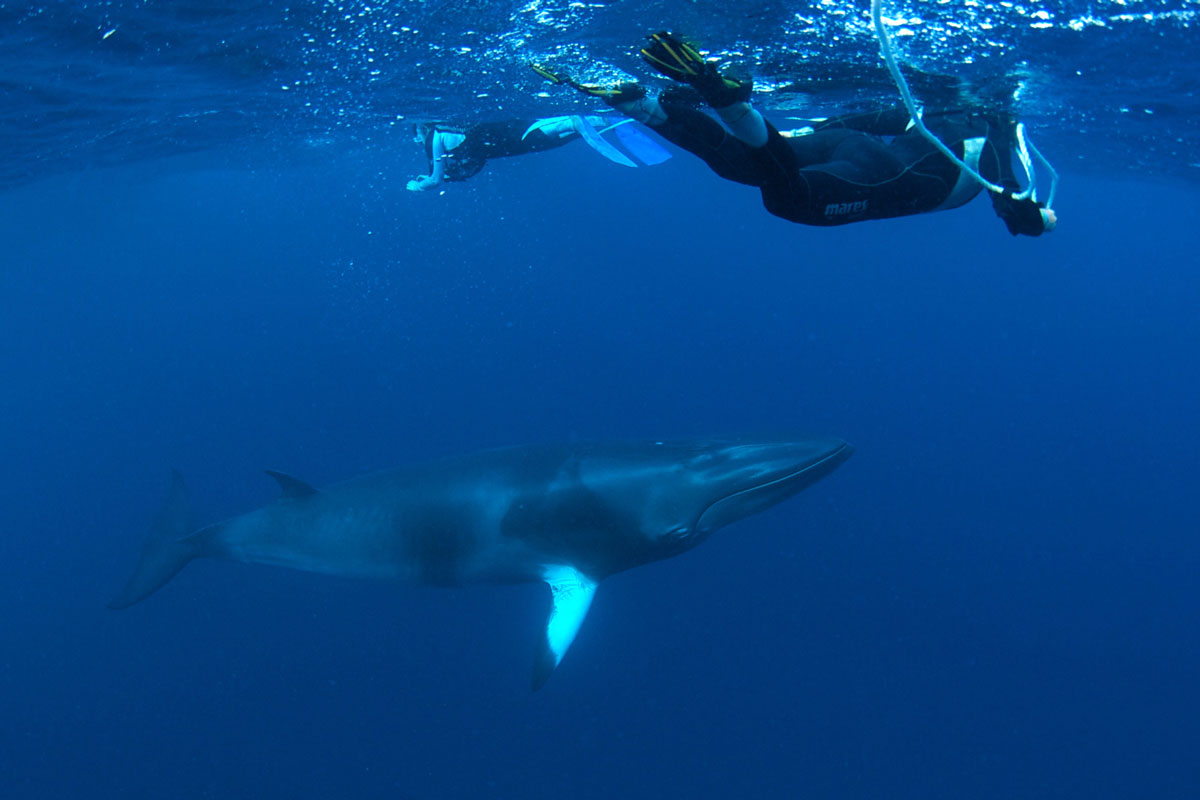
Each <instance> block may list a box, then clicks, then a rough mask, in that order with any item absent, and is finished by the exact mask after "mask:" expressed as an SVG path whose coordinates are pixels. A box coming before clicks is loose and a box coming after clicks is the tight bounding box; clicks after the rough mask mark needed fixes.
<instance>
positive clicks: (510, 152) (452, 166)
mask: <svg viewBox="0 0 1200 800" xmlns="http://www.w3.org/2000/svg"><path fill="white" fill-rule="evenodd" d="M532 122H533V120H515V119H514V120H505V121H503V122H480V123H478V124H476V125H470V126H467V127H465V128H455V127H453V126H448V125H436V126H432V127H431V128H430V130H429V132H428V133H426V135H425V157H426V158H427V159H429V171H430V173H432V172H433V134H434V132H441V133H451V134H453V133H459V134H462V135H463V136H465V137H466V138H465V139H463V141H462V144H460V145H458V146H457V147H455V148H453V149H452V150H449V151H448V152H447V153H446V154H445V155H444V156H442V164H443V166H444V167H445V169H446V180H448V181H465V180H466V179H467V178H470V177H471V176H473V175H475V174H477V173H478V172H479V171H480V170H481V169H483V165H484V164H486V163H487V160H488V159H489V158H504V157H506V156H522V155H525V154H526V153H539V152H541V151H543V150H552V149H554V148H555V147H561V146H562V145H564V144H567V143H568V142H570V141H571V140H572V139H573V138H575V137H573V136H548V135H546V134H545V133H543V132H542V131H540V130H537V131H532V132H531V133H530V134H529V135H528V136H526V137H525V138H524V139H522V138H521V136H522V134H524V133H525V131H526V130H528V129H529V126H530V125H531V124H532Z"/></svg>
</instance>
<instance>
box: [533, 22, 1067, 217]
mask: <svg viewBox="0 0 1200 800" xmlns="http://www.w3.org/2000/svg"><path fill="white" fill-rule="evenodd" d="M641 54H642V58H643V59H644V60H645V61H646V63H648V64H649V65H650V66H651V67H653V68H654V69H655V70H656V71H657V72H659V73H661V74H663V75H665V76H667V77H668V78H671V79H672V80H675V81H678V82H680V83H684V84H687V85H688V86H690V87H691V89H692V90H694V91H691V92H689V91H688V90H685V89H682V88H681V89H675V90H668V91H666V92H663V93H662V94H661V95H659V96H658V97H657V98H655V97H651V96H649V95H647V94H646V91H645V89H643V88H642V86H641V85H640V84H637V83H622V84H619V85H617V86H609V87H605V86H597V85H593V84H583V83H578V82H576V81H574V80H571V79H570V78H568V77H566V76H564V75H560V74H558V73H555V72H552V71H550V70H548V69H546V68H544V67H542V66H539V65H532V66H533V69H534V71H536V72H537V73H538V74H539V75H541V76H542V77H544V78H546V79H547V80H549V81H552V82H554V83H561V84H564V85H567V86H571V87H572V88H575V89H577V90H579V91H581V92H584V93H585V94H588V95H591V96H593V97H597V98H600V99H602V100H604V101H605V102H606V103H608V105H610V106H612V107H613V108H615V109H617V110H618V111H620V112H621V113H623V114H625V115H626V116H628V117H631V118H632V119H635V120H637V121H638V122H641V123H643V124H645V125H647V126H649V127H650V128H651V129H653V130H654V131H655V132H656V133H658V134H659V135H661V136H662V137H663V138H665V139H667V140H668V141H671V142H673V143H674V144H676V145H678V146H680V147H682V148H683V149H684V150H687V151H688V152H690V153H692V154H693V155H696V156H698V157H699V158H700V159H702V160H703V161H704V162H705V163H706V164H708V166H709V167H710V168H711V169H712V170H713V171H714V172H715V173H717V175H719V176H721V177H722V178H725V179H727V180H731V181H735V182H737V183H741V184H745V185H747V186H756V187H758V188H759V189H760V191H761V192H762V201H763V206H764V207H766V209H767V211H769V212H770V213H772V214H774V215H775V216H777V217H782V218H783V219H786V220H790V221H792V222H798V223H801V224H804V225H821V226H831V225H845V224H847V223H851V222H860V221H863V220H870V219H885V218H888V217H902V216H909V215H912V214H922V213H925V212H929V211H942V210H945V209H949V208H957V207H959V206H961V205H963V204H965V203H967V202H968V201H969V200H971V199H972V198H973V197H975V196H976V195H977V194H979V192H980V189H981V187H980V185H979V183H977V182H976V181H975V179H974V178H972V177H971V176H970V175H969V174H968V173H967V172H966V171H964V170H963V169H962V168H961V167H960V166H958V165H957V164H955V163H954V162H953V161H951V160H950V159H949V158H947V157H946V156H944V155H942V153H940V152H938V150H937V149H936V148H935V147H934V146H933V145H932V144H931V143H930V142H929V141H928V140H927V139H925V138H924V137H923V136H922V135H920V134H919V133H918V132H917V131H916V130H914V129H913V126H912V124H911V122H912V119H911V117H910V116H909V114H908V112H907V111H906V110H904V109H890V110H887V111H881V112H877V113H874V112H873V113H868V114H858V115H852V116H845V117H839V118H835V119H830V120H825V121H821V122H816V123H814V124H813V125H811V126H809V127H806V128H804V129H801V130H800V131H789V132H788V133H787V134H783V133H780V131H778V130H776V128H775V127H774V126H773V125H772V124H771V123H770V122H768V121H766V120H765V119H764V118H763V116H762V115H761V114H760V113H759V112H758V111H757V110H755V109H754V107H753V106H751V105H750V91H751V88H752V87H751V82H750V80H748V79H746V80H740V79H735V78H732V77H729V76H726V75H722V74H721V73H720V71H718V69H717V67H716V66H715V65H714V64H712V63H709V62H707V61H705V60H704V58H703V56H701V55H700V53H699V52H698V51H697V50H696V49H695V48H694V47H693V46H691V45H689V44H688V43H687V42H685V41H683V40H682V39H680V38H679V37H677V36H675V35H673V34H671V33H667V32H665V31H662V32H659V33H656V34H653V35H652V36H651V37H650V43H649V44H648V45H647V46H646V47H645V48H643V49H642V51H641ZM697 101H702V103H703V104H705V105H707V106H708V107H709V108H711V109H712V110H713V112H714V113H715V114H716V116H717V117H718V118H719V119H720V122H718V121H717V120H716V119H713V118H712V117H711V116H709V115H708V114H706V113H704V112H703V111H701V110H699V108H698V106H699V105H700V102H697ZM922 120H923V121H924V122H925V125H926V127H928V128H929V129H930V130H931V131H933V132H934V133H935V134H936V135H937V136H938V138H940V139H941V140H942V142H944V143H945V144H946V145H947V146H948V147H949V148H950V149H951V150H952V151H954V153H955V154H956V155H957V156H958V158H959V159H961V160H962V161H963V162H964V163H965V164H967V165H968V166H969V167H971V168H972V169H974V170H975V171H977V172H979V173H980V174H981V175H982V176H983V177H985V178H986V179H987V180H989V181H991V182H992V183H994V184H998V185H999V186H1000V187H1003V188H1004V189H1005V190H1006V191H1004V192H1002V193H993V194H992V206H993V208H994V209H995V211H996V215H997V216H999V217H1000V219H1001V220H1003V222H1004V224H1005V226H1007V228H1008V231H1009V233H1011V234H1013V235H1014V236H1016V235H1017V234H1024V235H1026V236H1040V235H1042V234H1043V233H1046V232H1048V231H1051V230H1053V229H1054V226H1055V223H1056V218H1055V215H1054V212H1053V211H1051V210H1050V209H1049V208H1046V207H1045V206H1044V205H1042V204H1041V203H1038V202H1036V201H1035V200H1033V199H1032V198H1028V197H1023V196H1022V195H1020V194H1018V192H1019V184H1018V182H1017V180H1016V177H1015V175H1014V173H1013V169H1012V155H1013V152H1014V147H1013V125H1012V124H1010V123H1007V122H1004V123H1002V122H1000V121H998V120H996V119H995V118H994V117H985V116H983V115H979V114H975V113H971V112H969V111H958V112H946V113H938V114H935V113H926V114H924V115H923V116H922ZM721 123H724V125H722V124H721Z"/></svg>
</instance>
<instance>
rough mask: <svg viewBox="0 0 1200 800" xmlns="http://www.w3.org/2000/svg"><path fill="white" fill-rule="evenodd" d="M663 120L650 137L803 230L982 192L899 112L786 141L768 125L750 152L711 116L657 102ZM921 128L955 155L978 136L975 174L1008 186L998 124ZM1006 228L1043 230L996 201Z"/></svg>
mask: <svg viewBox="0 0 1200 800" xmlns="http://www.w3.org/2000/svg"><path fill="white" fill-rule="evenodd" d="M661 102H662V107H663V109H664V111H665V112H666V114H667V121H666V122H665V123H663V124H660V125H656V126H655V127H654V130H655V132H657V133H659V134H661V135H662V136H663V137H664V138H666V139H668V140H670V141H672V142H674V143H675V144H677V145H679V146H680V147H682V148H683V149H685V150H687V151H689V152H691V153H693V154H695V155H696V156H699V157H700V158H701V159H703V160H704V162H705V163H706V164H708V166H709V167H711V168H712V170H713V171H714V172H716V173H717V174H718V175H720V176H721V177H722V178H726V179H728V180H731V181H736V182H737V183H742V184H746V185H748V186H757V187H759V189H760V190H761V191H762V200H763V205H764V206H765V207H766V209H767V211H769V212H771V213H772V214H774V215H775V216H777V217H782V218H783V219H786V220H790V221H792V222H799V223H802V224H805V225H824V226H829V225H845V224H847V223H851V222H859V221H861V220H868V219H884V218H887V217H902V216H908V215H910V214H922V213H925V212H927V211H937V210H942V209H946V208H956V207H958V206H960V205H962V204H964V203H966V202H967V201H969V200H970V199H971V198H973V197H974V196H975V195H977V194H979V191H980V186H979V184H978V183H977V182H975V181H973V180H971V179H970V178H967V179H966V180H969V181H970V183H969V184H966V183H960V179H962V171H961V169H960V168H959V167H958V166H957V165H956V164H954V163H953V162H951V161H950V160H949V159H947V158H946V157H945V156H943V155H942V154H941V153H940V152H938V150H937V149H936V148H934V146H933V145H932V144H930V143H929V142H928V141H927V140H926V139H925V138H924V137H923V136H921V134H920V133H919V132H918V131H916V130H909V129H907V126H908V122H909V119H910V118H909V116H908V113H907V112H906V111H905V110H904V109H888V110H886V111H880V112H877V113H869V114H858V115H852V116H846V117H839V118H837V119H833V120H828V121H826V122H822V123H819V124H817V125H815V126H813V127H814V131H813V132H812V133H808V134H802V135H799V136H793V137H790V138H785V137H783V136H781V135H780V133H779V131H778V130H776V129H775V127H774V126H772V125H771V123H769V122H767V123H766V126H767V143H766V145H764V146H763V147H751V146H749V145H747V144H745V143H744V142H742V141H741V140H739V139H737V138H736V137H734V136H733V135H732V134H730V133H729V132H728V131H727V130H726V129H725V127H724V126H723V125H721V123H719V122H717V121H716V120H715V119H713V118H712V117H710V116H708V115H707V114H705V113H703V112H701V111H698V110H696V109H695V108H692V107H688V106H686V105H682V104H676V103H673V102H670V101H669V100H667V99H665V98H664V99H662V100H661ZM923 119H924V121H925V124H926V125H927V126H928V127H929V129H930V130H931V131H932V132H933V133H935V134H936V135H937V136H938V137H939V138H941V139H942V141H943V142H944V143H945V144H946V146H947V147H949V148H950V149H951V151H953V152H954V153H955V155H957V156H958V157H959V158H963V155H964V150H965V147H966V142H967V141H968V140H972V139H974V140H976V142H975V144H979V142H978V140H979V139H982V149H980V150H978V151H977V152H978V170H979V172H980V174H982V175H983V176H984V177H985V178H987V179H988V180H989V181H991V182H993V183H997V184H1000V185H1002V186H1005V187H1008V188H1013V189H1015V188H1016V187H1017V182H1016V180H1015V177H1014V176H1013V172H1012V164H1011V155H1012V145H1011V143H1010V142H1009V141H1008V138H1007V135H1006V134H1005V133H1004V131H1003V129H1002V128H1001V127H1000V126H990V125H988V123H987V122H985V121H984V120H983V119H982V118H980V117H977V116H969V115H967V114H965V113H953V114H936V115H935V114H927V115H926V116H925V117H924V118H923ZM993 204H994V205H995V206H996V212H997V215H998V216H1000V217H1001V218H1002V219H1003V220H1004V221H1005V224H1006V225H1008V228H1009V231H1010V232H1012V233H1013V234H1014V235H1015V234H1017V233H1024V234H1027V235H1031V236H1037V235H1039V234H1041V233H1042V231H1043V222H1042V218H1041V214H1040V211H1039V209H1038V206H1037V205H1036V204H1034V203H1033V201H1031V200H1027V201H1013V200H1012V199H1011V198H1006V197H1000V196H994V197H993Z"/></svg>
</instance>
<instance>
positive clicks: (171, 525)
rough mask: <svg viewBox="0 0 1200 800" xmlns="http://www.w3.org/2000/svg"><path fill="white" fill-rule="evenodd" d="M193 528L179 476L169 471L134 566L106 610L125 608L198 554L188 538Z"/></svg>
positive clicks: (181, 477) (193, 542) (162, 582)
mask: <svg viewBox="0 0 1200 800" xmlns="http://www.w3.org/2000/svg"><path fill="white" fill-rule="evenodd" d="M194 529H195V528H194V526H193V525H192V509H191V505H190V504H189V503H188V497H187V487H186V486H185V485H184V483H183V476H182V475H180V474H179V471H178V470H172V473H171V490H170V493H169V494H168V496H167V502H166V504H165V505H164V506H163V507H162V510H161V511H159V512H158V516H156V517H155V518H154V524H153V525H151V526H150V533H149V534H147V536H146V541H145V543H144V544H143V545H142V555H141V558H140V559H139V560H138V565H137V567H136V568H135V569H134V571H133V575H132V576H130V578H129V582H128V583H126V584H125V588H124V589H122V590H121V593H120V594H118V595H117V596H116V597H114V598H113V599H112V600H111V601H110V602H109V604H108V607H109V608H128V607H129V606H131V605H133V604H134V603H136V602H138V601H139V600H142V599H143V598H145V597H147V596H149V595H151V594H153V593H154V592H155V591H157V590H158V589H160V588H161V587H162V586H163V585H165V584H166V583H167V581H169V580H171V578H173V577H175V573H177V572H179V570H181V569H183V568H184V566H186V565H187V563H188V562H189V561H191V560H192V559H193V558H195V557H196V556H198V555H199V554H200V553H199V548H198V546H197V543H196V541H195V539H194V537H193V538H192V539H189V538H188V535H189V534H190V533H192V531H193V530H194Z"/></svg>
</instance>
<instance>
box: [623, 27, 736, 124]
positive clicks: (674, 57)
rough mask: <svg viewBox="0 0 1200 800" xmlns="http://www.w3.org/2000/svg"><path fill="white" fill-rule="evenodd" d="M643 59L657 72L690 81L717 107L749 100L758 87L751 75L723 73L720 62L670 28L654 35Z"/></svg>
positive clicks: (710, 103) (707, 100) (643, 54)
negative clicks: (739, 75)
mask: <svg viewBox="0 0 1200 800" xmlns="http://www.w3.org/2000/svg"><path fill="white" fill-rule="evenodd" d="M642 59H643V60H645V62H646V63H647V64H649V65H650V66H651V67H653V68H654V70H655V71H656V72H658V73H660V74H662V75H666V76H667V77H668V78H670V79H671V80H675V81H679V82H680V83H686V84H688V85H690V86H691V87H692V88H694V89H695V90H696V91H698V92H700V94H701V95H702V96H703V97H704V101H705V102H706V103H708V104H709V105H710V106H711V107H713V108H724V107H726V106H731V105H733V104H734V103H746V102H749V100H750V92H751V90H752V89H753V88H754V85H753V82H752V81H750V80H749V79H746V80H738V79H737V78H730V77H727V76H725V75H722V74H721V73H720V71H719V70H718V69H717V66H716V64H712V63H710V62H708V61H705V60H704V56H702V55H700V51H698V50H697V49H696V48H695V47H694V46H692V45H691V44H689V43H688V42H685V41H684V40H683V39H681V38H680V37H678V36H676V35H675V34H673V33H670V32H668V31H659V32H658V33H654V34H651V35H650V43H649V44H648V45H646V46H645V47H643V48H642Z"/></svg>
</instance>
